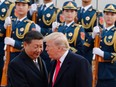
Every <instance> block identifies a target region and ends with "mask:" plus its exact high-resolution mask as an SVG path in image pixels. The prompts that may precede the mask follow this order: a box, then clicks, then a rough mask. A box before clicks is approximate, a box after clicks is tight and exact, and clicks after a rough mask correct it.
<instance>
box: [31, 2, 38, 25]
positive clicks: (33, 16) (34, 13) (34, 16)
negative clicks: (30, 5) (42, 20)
mask: <svg viewBox="0 0 116 87" xmlns="http://www.w3.org/2000/svg"><path fill="white" fill-rule="evenodd" d="M34 3H36V5H37V3H39V0H38V1H37V0H34ZM32 21H34V22H35V23H37V11H34V12H33V14H32Z"/></svg>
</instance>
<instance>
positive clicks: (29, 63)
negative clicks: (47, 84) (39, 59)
mask: <svg viewBox="0 0 116 87" xmlns="http://www.w3.org/2000/svg"><path fill="white" fill-rule="evenodd" d="M22 53H23V56H22V58H23V60H24V62H25V64H26V65H27V66H28V67H29V68H31V70H33V71H34V72H35V73H37V74H41V73H40V71H39V69H38V68H37V67H36V65H35V64H34V62H33V60H32V59H31V58H29V56H28V55H27V54H26V53H25V52H22Z"/></svg>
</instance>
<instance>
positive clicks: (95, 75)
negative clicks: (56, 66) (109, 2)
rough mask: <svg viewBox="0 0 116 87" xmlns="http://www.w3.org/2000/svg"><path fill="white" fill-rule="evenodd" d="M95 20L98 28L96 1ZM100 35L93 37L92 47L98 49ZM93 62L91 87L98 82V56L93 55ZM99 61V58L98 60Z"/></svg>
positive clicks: (94, 86)
mask: <svg viewBox="0 0 116 87" xmlns="http://www.w3.org/2000/svg"><path fill="white" fill-rule="evenodd" d="M96 10H97V12H96V18H97V19H96V20H97V26H98V24H99V23H98V22H99V18H98V14H99V12H98V0H97V1H96ZM100 39H101V38H100V33H98V34H97V35H96V36H95V39H94V47H99V46H100ZM93 57H94V58H93V61H92V75H93V81H92V87H96V84H97V80H98V64H99V58H100V56H98V55H93ZM100 59H101V58H100Z"/></svg>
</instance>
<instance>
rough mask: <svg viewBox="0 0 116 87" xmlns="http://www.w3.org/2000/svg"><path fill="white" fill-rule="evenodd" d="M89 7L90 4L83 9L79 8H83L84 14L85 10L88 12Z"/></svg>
mask: <svg viewBox="0 0 116 87" xmlns="http://www.w3.org/2000/svg"><path fill="white" fill-rule="evenodd" d="M91 6H92V5H91V4H90V5H88V6H85V7H83V6H82V8H81V9H83V8H84V12H85V11H87V10H88V9H89V8H90V7H91Z"/></svg>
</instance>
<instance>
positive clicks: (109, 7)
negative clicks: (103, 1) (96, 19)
mask: <svg viewBox="0 0 116 87" xmlns="http://www.w3.org/2000/svg"><path fill="white" fill-rule="evenodd" d="M106 9H113V10H115V8H114V6H113V5H110V6H108V7H107V8H106Z"/></svg>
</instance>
